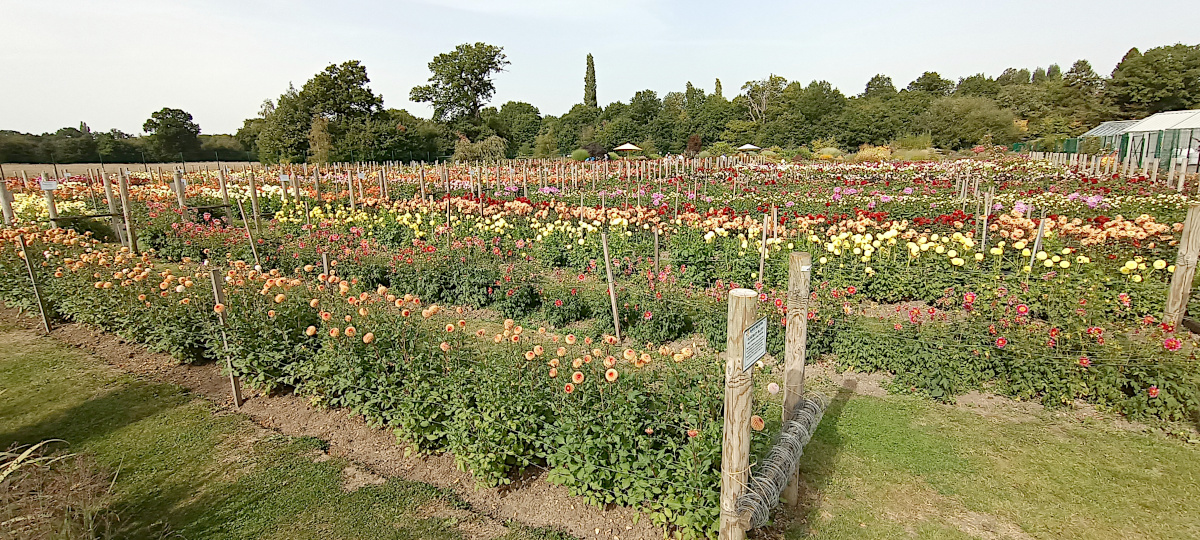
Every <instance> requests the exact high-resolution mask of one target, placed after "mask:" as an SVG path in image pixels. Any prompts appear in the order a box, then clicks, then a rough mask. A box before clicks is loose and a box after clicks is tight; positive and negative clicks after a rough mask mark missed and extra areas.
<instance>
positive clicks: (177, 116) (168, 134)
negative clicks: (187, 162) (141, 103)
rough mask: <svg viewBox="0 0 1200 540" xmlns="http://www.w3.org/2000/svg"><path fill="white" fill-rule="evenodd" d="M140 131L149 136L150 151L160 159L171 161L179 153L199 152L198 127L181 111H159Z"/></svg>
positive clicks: (190, 117) (168, 108)
mask: <svg viewBox="0 0 1200 540" xmlns="http://www.w3.org/2000/svg"><path fill="white" fill-rule="evenodd" d="M142 130H143V131H145V132H146V133H148V134H149V136H148V137H147V142H149V145H150V149H151V150H153V151H154V153H155V155H157V156H158V157H160V158H163V159H167V160H172V159H175V158H177V157H179V154H180V153H183V154H191V153H194V152H196V151H198V150H200V126H199V125H197V124H196V123H195V122H193V121H192V115H191V114H190V113H188V112H187V111H184V110H182V109H172V108H170V107H163V108H162V109H159V110H158V111H156V112H154V113H153V114H151V115H150V119H148V120H146V122H145V123H144V124H142Z"/></svg>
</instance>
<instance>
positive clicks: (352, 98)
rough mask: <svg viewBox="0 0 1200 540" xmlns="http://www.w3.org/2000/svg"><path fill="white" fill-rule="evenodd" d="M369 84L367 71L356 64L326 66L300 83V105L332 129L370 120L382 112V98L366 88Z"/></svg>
mask: <svg viewBox="0 0 1200 540" xmlns="http://www.w3.org/2000/svg"><path fill="white" fill-rule="evenodd" d="M369 82H371V79H370V78H368V77H367V68H366V67H364V66H363V65H362V63H361V62H359V61H358V60H349V61H346V62H342V63H341V64H330V65H329V66H327V67H326V68H325V69H324V70H322V71H321V72H320V73H317V74H316V75H314V76H313V77H312V78H311V79H309V80H308V82H306V83H304V87H303V88H301V89H300V105H301V107H304V108H306V109H308V110H309V111H310V112H311V113H312V114H314V115H318V114H319V115H321V116H325V117H326V118H328V119H329V120H330V121H331V122H332V123H333V128H334V129H336V127H337V123H338V122H342V121H345V120H349V119H354V118H365V117H370V116H372V115H374V114H375V113H378V112H379V111H380V110H382V109H383V97H381V96H379V95H377V94H376V93H375V92H373V91H372V90H371V89H370V88H368V87H367V83H369Z"/></svg>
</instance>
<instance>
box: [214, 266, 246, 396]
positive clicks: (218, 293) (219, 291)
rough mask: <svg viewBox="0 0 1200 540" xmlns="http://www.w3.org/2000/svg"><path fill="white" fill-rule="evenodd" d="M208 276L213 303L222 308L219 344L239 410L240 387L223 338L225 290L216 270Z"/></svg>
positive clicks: (225, 338) (220, 312)
mask: <svg viewBox="0 0 1200 540" xmlns="http://www.w3.org/2000/svg"><path fill="white" fill-rule="evenodd" d="M208 275H209V277H211V278H212V288H213V302H215V303H216V304H217V305H219V306H222V307H223V309H221V310H220V311H218V312H217V318H218V319H220V321H221V344H222V345H223V346H224V348H225V367H227V368H228V369H229V386H230V388H231V389H232V390H233V404H234V405H235V406H237V407H238V408H239V409H240V408H241V407H242V385H241V384H239V382H238V378H237V375H234V374H233V358H231V357H230V356H229V338H228V337H226V336H225V327H226V326H228V325H227V324H226V322H225V311H226V310H227V309H229V307H228V306H226V305H225V290H224V289H223V288H222V286H221V281H222V277H221V272H220V270H217V269H216V268H210V269H209V270H208Z"/></svg>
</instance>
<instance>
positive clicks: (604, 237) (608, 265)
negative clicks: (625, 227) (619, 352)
mask: <svg viewBox="0 0 1200 540" xmlns="http://www.w3.org/2000/svg"><path fill="white" fill-rule="evenodd" d="M582 212H583V209H582V208H580V216H582V215H583V214H582ZM600 242H601V243H602V244H603V245H604V273H605V274H607V275H608V300H609V303H611V304H612V316H613V328H614V329H615V330H616V336H617V340H618V341H619V340H620V339H621V321H620V317H619V316H618V315H617V286H616V284H615V283H613V273H612V260H611V258H610V257H609V256H608V233H605V232H602V233H600Z"/></svg>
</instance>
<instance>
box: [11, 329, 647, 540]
mask: <svg viewBox="0 0 1200 540" xmlns="http://www.w3.org/2000/svg"><path fill="white" fill-rule="evenodd" d="M0 313H3V317H4V319H5V320H7V321H10V322H14V323H16V324H18V325H20V326H21V327H23V328H26V329H27V330H26V332H25V333H29V334H36V333H40V332H39V331H37V329H36V324H35V321H33V320H32V319H30V318H28V317H21V316H19V315H18V314H17V312H16V310H14V309H10V308H3V309H0ZM51 337H53V338H54V339H56V340H59V341H61V342H63V343H66V344H68V345H73V346H75V347H78V348H80V349H83V350H85V351H87V352H88V353H90V354H91V355H93V356H94V357H96V358H98V359H100V360H102V361H104V362H106V363H108V364H110V365H113V366H116V367H118V368H120V369H122V370H124V371H127V372H130V373H134V374H137V375H140V376H144V377H147V378H149V379H152V380H155V381H161V382H168V383H172V384H177V385H180V386H183V387H185V388H187V389H189V390H191V391H192V392H195V393H197V394H199V395H201V396H203V397H205V398H207V399H209V400H210V401H212V402H214V403H215V404H216V405H217V406H218V407H220V408H221V409H223V410H227V411H230V412H238V413H241V414H245V415H246V416H248V417H249V418H250V419H252V420H253V421H254V422H255V423H257V424H258V425H260V426H262V427H265V428H269V429H272V430H275V431H278V432H280V433H283V434H287V435H293V436H310V437H316V438H319V439H322V440H325V441H328V443H329V453H330V454H332V455H334V456H337V457H344V458H347V459H349V460H351V461H353V462H355V463H357V464H358V466H359V467H361V468H362V469H363V470H364V471H367V472H370V473H371V474H375V475H380V476H383V477H389V478H390V477H397V478H403V479H405V480H410V481H417V482H424V483H427V484H431V485H434V486H438V487H441V488H445V489H451V490H453V491H454V492H455V493H457V494H458V495H459V496H460V497H461V498H462V499H463V500H465V501H467V502H468V503H469V504H470V505H471V508H472V510H473V511H475V512H476V513H481V514H484V515H487V516H489V517H491V518H492V519H495V520H498V521H506V520H510V519H511V520H515V521H517V522H520V523H523V524H525V525H528V526H534V527H556V528H560V529H563V530H565V531H566V532H568V533H570V534H572V535H575V536H577V537H580V538H602V539H606V540H612V539H613V537H617V536H619V537H620V538H621V539H622V540H660V539H661V538H662V537H663V530H662V529H661V528H658V527H655V526H653V525H652V524H651V523H650V520H649V519H641V518H642V517H643V516H640V515H639V514H640V512H639V511H638V510H636V509H633V508H626V507H610V508H598V507H596V506H592V505H589V504H587V503H586V502H585V501H584V500H583V499H581V498H579V497H574V496H571V495H570V494H569V493H568V492H567V489H566V488H564V487H562V486H558V485H554V484H551V483H549V482H548V481H546V480H545V479H544V478H543V474H541V473H538V474H533V475H531V476H529V477H524V478H522V479H521V480H518V481H514V483H513V485H510V486H504V487H499V488H486V489H477V488H476V486H475V481H474V479H473V478H472V476H471V473H470V472H465V471H460V470H459V469H458V467H457V466H456V464H455V462H454V457H453V456H452V455H449V454H437V455H420V454H417V455H412V456H406V455H405V454H406V453H405V446H403V445H400V444H397V443H396V438H395V436H394V435H393V433H392V431H391V430H387V429H380V428H377V427H372V426H369V425H367V423H366V422H365V421H364V420H363V419H362V418H361V417H357V416H351V415H349V414H348V413H347V412H346V411H345V410H336V409H335V410H329V409H320V408H314V407H313V406H312V404H311V403H310V402H309V401H308V400H307V399H305V398H303V397H300V396H296V395H294V394H286V395H274V396H265V395H261V394H255V393H252V392H249V391H246V392H244V395H245V398H246V402H245V403H244V404H243V405H242V407H241V408H240V409H235V408H234V407H233V398H232V395H231V391H230V387H229V377H228V376H224V375H222V374H221V370H220V367H219V366H217V365H215V364H204V365H188V364H178V363H177V362H176V361H175V360H174V359H173V358H171V357H170V356H167V355H165V354H158V353H153V352H150V351H148V350H146V349H145V348H144V347H142V346H140V345H136V344H132V343H128V342H126V341H125V340H123V339H121V338H119V337H116V336H113V335H110V334H105V333H103V332H101V331H99V330H97V329H94V328H90V327H87V326H84V325H81V324H76V323H68V324H59V325H58V326H56V327H55V328H54V329H53V332H52V333H51Z"/></svg>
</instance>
